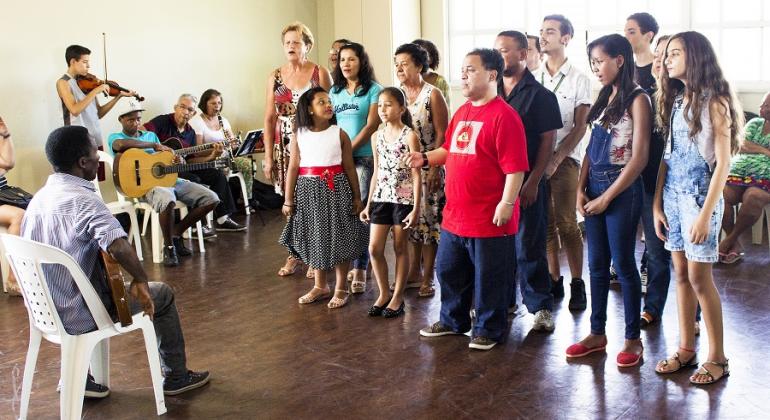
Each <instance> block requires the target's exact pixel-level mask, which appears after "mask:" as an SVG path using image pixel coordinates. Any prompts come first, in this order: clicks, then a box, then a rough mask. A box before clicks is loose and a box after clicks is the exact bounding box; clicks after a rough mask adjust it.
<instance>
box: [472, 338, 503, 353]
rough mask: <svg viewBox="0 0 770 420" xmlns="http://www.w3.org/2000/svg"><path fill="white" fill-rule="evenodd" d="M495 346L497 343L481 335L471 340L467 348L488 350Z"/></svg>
mask: <svg viewBox="0 0 770 420" xmlns="http://www.w3.org/2000/svg"><path fill="white" fill-rule="evenodd" d="M496 345H497V341H495V340H492V339H490V338H487V337H484V336H481V335H477V336H475V337H473V339H471V342H470V343H468V348H471V349H474V350H489V349H491V348H492V347H494V346H496Z"/></svg>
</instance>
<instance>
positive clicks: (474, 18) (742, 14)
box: [446, 0, 770, 89]
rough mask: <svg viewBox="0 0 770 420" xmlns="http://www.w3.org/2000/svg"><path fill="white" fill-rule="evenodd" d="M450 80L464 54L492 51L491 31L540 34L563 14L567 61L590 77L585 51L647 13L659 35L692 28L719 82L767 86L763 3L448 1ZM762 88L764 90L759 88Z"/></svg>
mask: <svg viewBox="0 0 770 420" xmlns="http://www.w3.org/2000/svg"><path fill="white" fill-rule="evenodd" d="M447 4H448V27H447V29H448V30H447V33H448V36H449V40H448V41H449V42H448V44H447V45H448V54H449V60H447V61H448V63H449V65H448V67H447V70H446V73H447V75H448V76H449V79H450V80H451V81H455V82H456V81H457V80H459V77H460V66H461V64H462V60H463V57H464V56H465V54H466V53H467V52H468V51H470V50H471V49H473V48H475V47H491V46H492V44H493V42H494V38H495V36H496V35H497V33H498V32H500V31H502V30H506V29H515V30H519V31H522V32H526V33H528V34H534V35H537V34H539V32H540V26H541V24H542V20H543V17H544V16H546V15H549V14H557V13H558V14H562V15H564V16H566V17H567V18H569V19H570V21H571V22H572V24H573V26H574V27H575V35H574V37H573V39H572V41H571V42H570V43H569V45H568V46H567V56H568V57H570V60H571V61H572V63H573V64H574V65H575V66H577V67H578V68H580V69H581V70H583V71H584V72H586V73H589V67H588V59H587V56H586V51H585V47H586V45H587V44H588V42H590V41H591V40H593V39H595V38H597V37H599V36H601V35H605V34H608V33H613V32H615V33H619V34H622V33H623V26H624V25H625V22H626V18H627V17H628V16H629V15H631V14H632V13H635V12H640V11H646V12H648V13H650V14H652V15H653V16H655V19H656V20H657V21H658V24H659V25H660V33H661V34H674V33H676V32H680V31H683V30H689V29H692V30H697V31H699V32H701V33H703V34H704V35H706V36H707V37H708V38H709V40H710V41H711V43H712V44H713V46H714V49H715V51H716V52H717V56H718V57H719V59H720V64H721V65H722V69H723V70H724V72H725V75H726V77H727V78H728V80H730V81H731V82H732V83H733V84H734V85H735V86H736V87H745V88H753V89H757V88H766V87H768V86H769V85H770V2H768V1H765V0H635V1H627V0H515V1H513V0H447ZM758 82H761V83H759V85H763V86H758Z"/></svg>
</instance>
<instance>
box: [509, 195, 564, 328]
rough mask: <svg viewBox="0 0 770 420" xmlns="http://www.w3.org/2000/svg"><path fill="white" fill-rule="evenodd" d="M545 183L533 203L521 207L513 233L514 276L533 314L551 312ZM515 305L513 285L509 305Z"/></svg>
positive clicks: (551, 296) (525, 302) (547, 196)
mask: <svg viewBox="0 0 770 420" xmlns="http://www.w3.org/2000/svg"><path fill="white" fill-rule="evenodd" d="M550 199H551V197H550V195H549V194H548V187H547V181H545V180H541V181H540V184H539V185H538V191H537V200H535V202H534V203H532V204H531V205H530V206H529V207H527V208H521V212H520V216H519V232H518V233H517V234H516V269H515V270H516V277H515V281H516V282H518V283H519V287H520V288H521V296H522V298H523V299H524V305H526V306H527V310H528V311H529V312H530V313H532V314H534V313H536V312H537V311H539V310H541V309H547V310H549V311H553V295H551V275H550V273H549V272H548V259H547V257H546V228H547V226H548V218H547V213H548V207H547V206H548V203H549V202H550ZM515 303H516V285H515V284H514V286H513V287H511V300H510V303H509V305H510V306H513V305H514V304H515Z"/></svg>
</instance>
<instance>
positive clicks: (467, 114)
mask: <svg viewBox="0 0 770 420" xmlns="http://www.w3.org/2000/svg"><path fill="white" fill-rule="evenodd" d="M502 77H503V57H502V56H501V55H500V53H499V52H497V51H495V50H492V49H487V48H480V49H475V50H473V51H471V52H470V53H468V55H466V56H465V59H464V60H463V68H462V91H463V96H465V97H466V98H468V101H467V102H466V103H465V104H464V105H462V106H461V107H460V108H459V109H458V110H457V112H455V114H454V117H453V118H452V121H451V122H450V123H449V127H447V131H446V139H447V140H446V142H445V143H444V145H443V146H442V147H440V148H437V149H435V150H433V151H431V152H428V153H427V154H426V153H412V154H411V155H409V157H408V163H409V164H410V165H411V166H412V167H418V166H421V165H422V166H427V165H432V166H438V165H442V164H445V165H446V187H445V192H446V207H445V208H444V216H443V221H442V223H441V238H440V240H439V247H438V252H437V254H436V275H437V276H438V281H439V284H440V286H441V318H440V321H439V322H436V323H435V324H433V325H431V326H430V327H427V328H424V329H422V330H420V335H422V336H424V337H438V336H443V335H449V334H463V333H465V332H467V331H468V330H470V328H471V317H470V309H471V307H475V308H476V314H477V322H476V325H475V326H474V328H473V338H472V339H471V342H470V344H469V345H468V346H469V347H470V348H473V349H478V350H489V349H491V348H492V347H494V346H495V344H497V343H499V342H502V341H504V340H505V331H506V324H507V309H508V304H509V303H510V302H509V300H510V290H509V289H510V287H512V285H513V284H514V282H513V276H514V271H515V261H516V242H515V239H514V234H516V232H517V230H518V223H519V201H518V196H519V189H520V187H521V182H522V180H523V178H524V172H525V171H528V170H529V165H528V162H527V145H526V138H525V136H524V126H523V125H522V122H521V119H520V118H519V116H518V114H516V112H515V111H514V110H513V109H512V108H511V107H510V106H508V104H506V103H505V101H503V100H502V99H500V98H499V97H498V96H497V83H498V81H499V80H500V79H501V78H502ZM472 299H473V302H472Z"/></svg>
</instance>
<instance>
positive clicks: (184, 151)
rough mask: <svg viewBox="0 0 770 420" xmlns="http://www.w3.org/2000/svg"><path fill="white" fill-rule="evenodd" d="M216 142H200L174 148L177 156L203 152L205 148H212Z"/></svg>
mask: <svg viewBox="0 0 770 420" xmlns="http://www.w3.org/2000/svg"><path fill="white" fill-rule="evenodd" d="M215 144H216V143H206V144H199V145H197V146H192V147H185V148H184V149H178V150H174V154H175V155H177V156H187V155H190V154H193V153H198V152H202V151H204V150H208V149H211V148H212V147H214V145H215Z"/></svg>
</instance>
